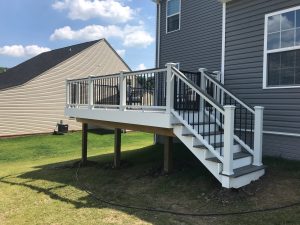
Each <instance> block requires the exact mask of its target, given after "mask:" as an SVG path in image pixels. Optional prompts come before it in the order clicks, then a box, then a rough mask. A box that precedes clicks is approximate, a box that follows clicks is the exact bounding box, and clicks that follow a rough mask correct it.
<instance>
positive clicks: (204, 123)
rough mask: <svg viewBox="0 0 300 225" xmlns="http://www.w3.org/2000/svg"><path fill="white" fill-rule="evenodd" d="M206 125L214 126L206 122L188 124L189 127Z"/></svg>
mask: <svg viewBox="0 0 300 225" xmlns="http://www.w3.org/2000/svg"><path fill="white" fill-rule="evenodd" d="M208 124H210V125H212V124H214V123H208V122H199V123H198V122H195V123H190V125H208Z"/></svg>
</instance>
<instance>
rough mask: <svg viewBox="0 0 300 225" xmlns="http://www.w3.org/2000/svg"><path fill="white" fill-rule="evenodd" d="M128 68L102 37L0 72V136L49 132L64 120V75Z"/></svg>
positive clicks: (71, 122) (72, 127) (74, 125)
mask: <svg viewBox="0 0 300 225" xmlns="http://www.w3.org/2000/svg"><path fill="white" fill-rule="evenodd" d="M121 70H125V71H129V70H130V68H129V67H128V66H127V65H126V63H125V62H124V61H123V60H122V59H121V58H120V56H119V55H118V54H117V53H116V52H115V51H114V50H113V48H112V47H111V46H110V45H109V43H108V42H107V41H106V40H105V39H102V40H98V41H92V42H87V43H82V44H78V45H73V46H68V47H65V48H61V49H56V50H53V51H49V52H45V53H42V54H40V55H38V56H36V57H34V58H32V59H30V60H28V61H26V62H24V63H21V64H20V65H17V66H15V67H13V68H11V69H9V70H7V71H6V72H5V73H3V74H1V76H0V120H1V121H2V123H1V124H0V136H11V135H23V134H34V133H48V132H52V131H53V130H54V128H55V126H56V124H57V123H58V122H59V121H60V120H63V121H64V123H66V124H69V129H70V130H78V129H81V126H79V124H78V123H77V122H76V121H74V120H69V119H68V118H66V117H65V116H64V105H65V98H66V97H65V95H66V87H65V86H66V84H65V81H66V79H76V78H81V77H86V76H92V75H97V76H101V75H106V74H112V73H116V72H119V71H121Z"/></svg>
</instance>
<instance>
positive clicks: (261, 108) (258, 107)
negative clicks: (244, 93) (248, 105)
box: [254, 106, 265, 110]
mask: <svg viewBox="0 0 300 225" xmlns="http://www.w3.org/2000/svg"><path fill="white" fill-rule="evenodd" d="M264 108H265V107H263V106H254V109H258V110H263V109H264Z"/></svg>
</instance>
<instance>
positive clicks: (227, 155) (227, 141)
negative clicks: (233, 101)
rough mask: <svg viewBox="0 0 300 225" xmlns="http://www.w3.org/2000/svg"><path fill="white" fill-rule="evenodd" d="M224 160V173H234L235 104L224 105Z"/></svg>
mask: <svg viewBox="0 0 300 225" xmlns="http://www.w3.org/2000/svg"><path fill="white" fill-rule="evenodd" d="M224 110H225V115H224V162H223V172H222V173H223V174H225V175H228V176H230V175H232V174H233V141H234V111H235V106H234V105H225V106H224Z"/></svg>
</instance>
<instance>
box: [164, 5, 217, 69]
mask: <svg viewBox="0 0 300 225" xmlns="http://www.w3.org/2000/svg"><path fill="white" fill-rule="evenodd" d="M166 2H167V1H166V0H164V1H162V2H161V15H160V17H161V22H160V51H159V52H160V57H159V58H160V60H159V62H160V63H159V66H160V67H164V66H165V64H166V63H168V62H174V63H178V62H179V63H180V68H181V69H184V70H191V71H197V70H198V69H199V68H201V67H204V68H208V69H209V70H212V71H214V70H218V71H220V70H221V50H222V5H221V4H220V3H219V2H218V1H216V0H201V1H190V0H181V24H180V27H181V29H180V30H179V31H175V32H172V33H168V34H166V5H167V4H166Z"/></svg>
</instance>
